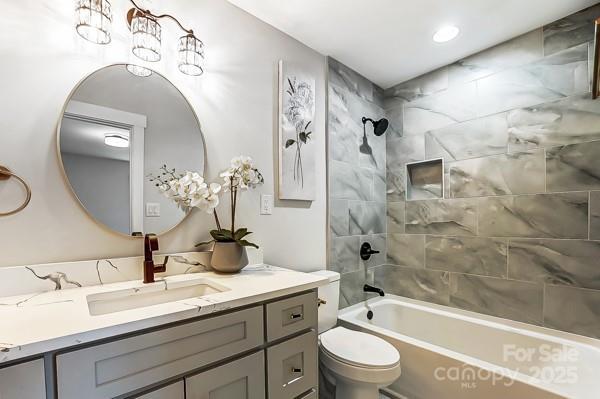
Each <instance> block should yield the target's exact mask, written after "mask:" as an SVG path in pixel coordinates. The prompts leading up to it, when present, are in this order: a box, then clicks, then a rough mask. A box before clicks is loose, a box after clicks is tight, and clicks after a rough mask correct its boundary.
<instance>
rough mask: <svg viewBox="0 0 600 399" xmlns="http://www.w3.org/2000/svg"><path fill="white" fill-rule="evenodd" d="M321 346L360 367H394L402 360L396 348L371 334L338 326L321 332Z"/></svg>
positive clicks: (342, 359) (337, 356)
mask: <svg viewBox="0 0 600 399" xmlns="http://www.w3.org/2000/svg"><path fill="white" fill-rule="evenodd" d="M320 338H321V347H322V348H323V349H325V351H327V352H328V353H329V354H331V355H332V356H333V357H336V358H338V359H340V360H341V361H344V362H346V363H349V364H353V365H357V366H360V367H368V368H374V367H381V368H384V367H392V366H394V365H396V364H398V362H399V361H400V354H399V353H398V350H396V348H395V347H394V346H393V345H392V344H390V343H388V342H386V341H384V340H383V339H381V338H379V337H376V336H374V335H371V334H366V333H363V332H359V331H352V330H349V329H347V328H344V327H336V328H333V329H331V330H329V331H326V332H324V333H323V334H321V337H320Z"/></svg>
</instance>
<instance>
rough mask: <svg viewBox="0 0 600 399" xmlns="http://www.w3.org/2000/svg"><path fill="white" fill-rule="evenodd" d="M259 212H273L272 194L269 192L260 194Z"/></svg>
mask: <svg viewBox="0 0 600 399" xmlns="http://www.w3.org/2000/svg"><path fill="white" fill-rule="evenodd" d="M260 214H261V215H272V214H273V196H272V195H270V194H261V196H260Z"/></svg>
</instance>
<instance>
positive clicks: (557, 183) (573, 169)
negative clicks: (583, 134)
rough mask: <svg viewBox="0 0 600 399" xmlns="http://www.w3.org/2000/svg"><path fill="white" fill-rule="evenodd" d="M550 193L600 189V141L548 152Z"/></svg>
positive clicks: (548, 184) (547, 169) (547, 167)
mask: <svg viewBox="0 0 600 399" xmlns="http://www.w3.org/2000/svg"><path fill="white" fill-rule="evenodd" d="M546 176H547V177H546V186H547V190H548V191H575V190H598V189H600V141H595V142H591V143H582V144H570V145H565V146H561V147H554V148H550V149H548V150H546Z"/></svg>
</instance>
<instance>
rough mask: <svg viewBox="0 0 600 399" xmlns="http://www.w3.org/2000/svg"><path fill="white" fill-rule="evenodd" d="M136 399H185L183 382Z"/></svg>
mask: <svg viewBox="0 0 600 399" xmlns="http://www.w3.org/2000/svg"><path fill="white" fill-rule="evenodd" d="M132 399H133V398H132ZM136 399H185V388H184V386H183V381H178V382H176V383H174V384H171V385H167V386H166V387H164V388H161V389H157V390H156V391H152V392H149V393H147V394H145V395H142V396H137V397H136Z"/></svg>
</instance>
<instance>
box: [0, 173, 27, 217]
mask: <svg viewBox="0 0 600 399" xmlns="http://www.w3.org/2000/svg"><path fill="white" fill-rule="evenodd" d="M11 177H14V178H15V179H17V180H18V181H19V182H21V184H22V185H23V187H25V191H26V192H27V198H25V202H23V204H21V206H19V207H18V208H17V209H14V210H12V211H10V212H0V216H10V215H14V214H15V213H18V212H21V211H22V210H23V209H25V207H26V206H27V205H29V201H31V188H29V185H28V184H27V182H26V181H25V180H23V179H22V178H21V177H20V176H17V175H16V174H14V173H13V172H12V171H11V170H10V169H8V168H6V167H4V166H0V181H2V180H8V179H10V178H11Z"/></svg>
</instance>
